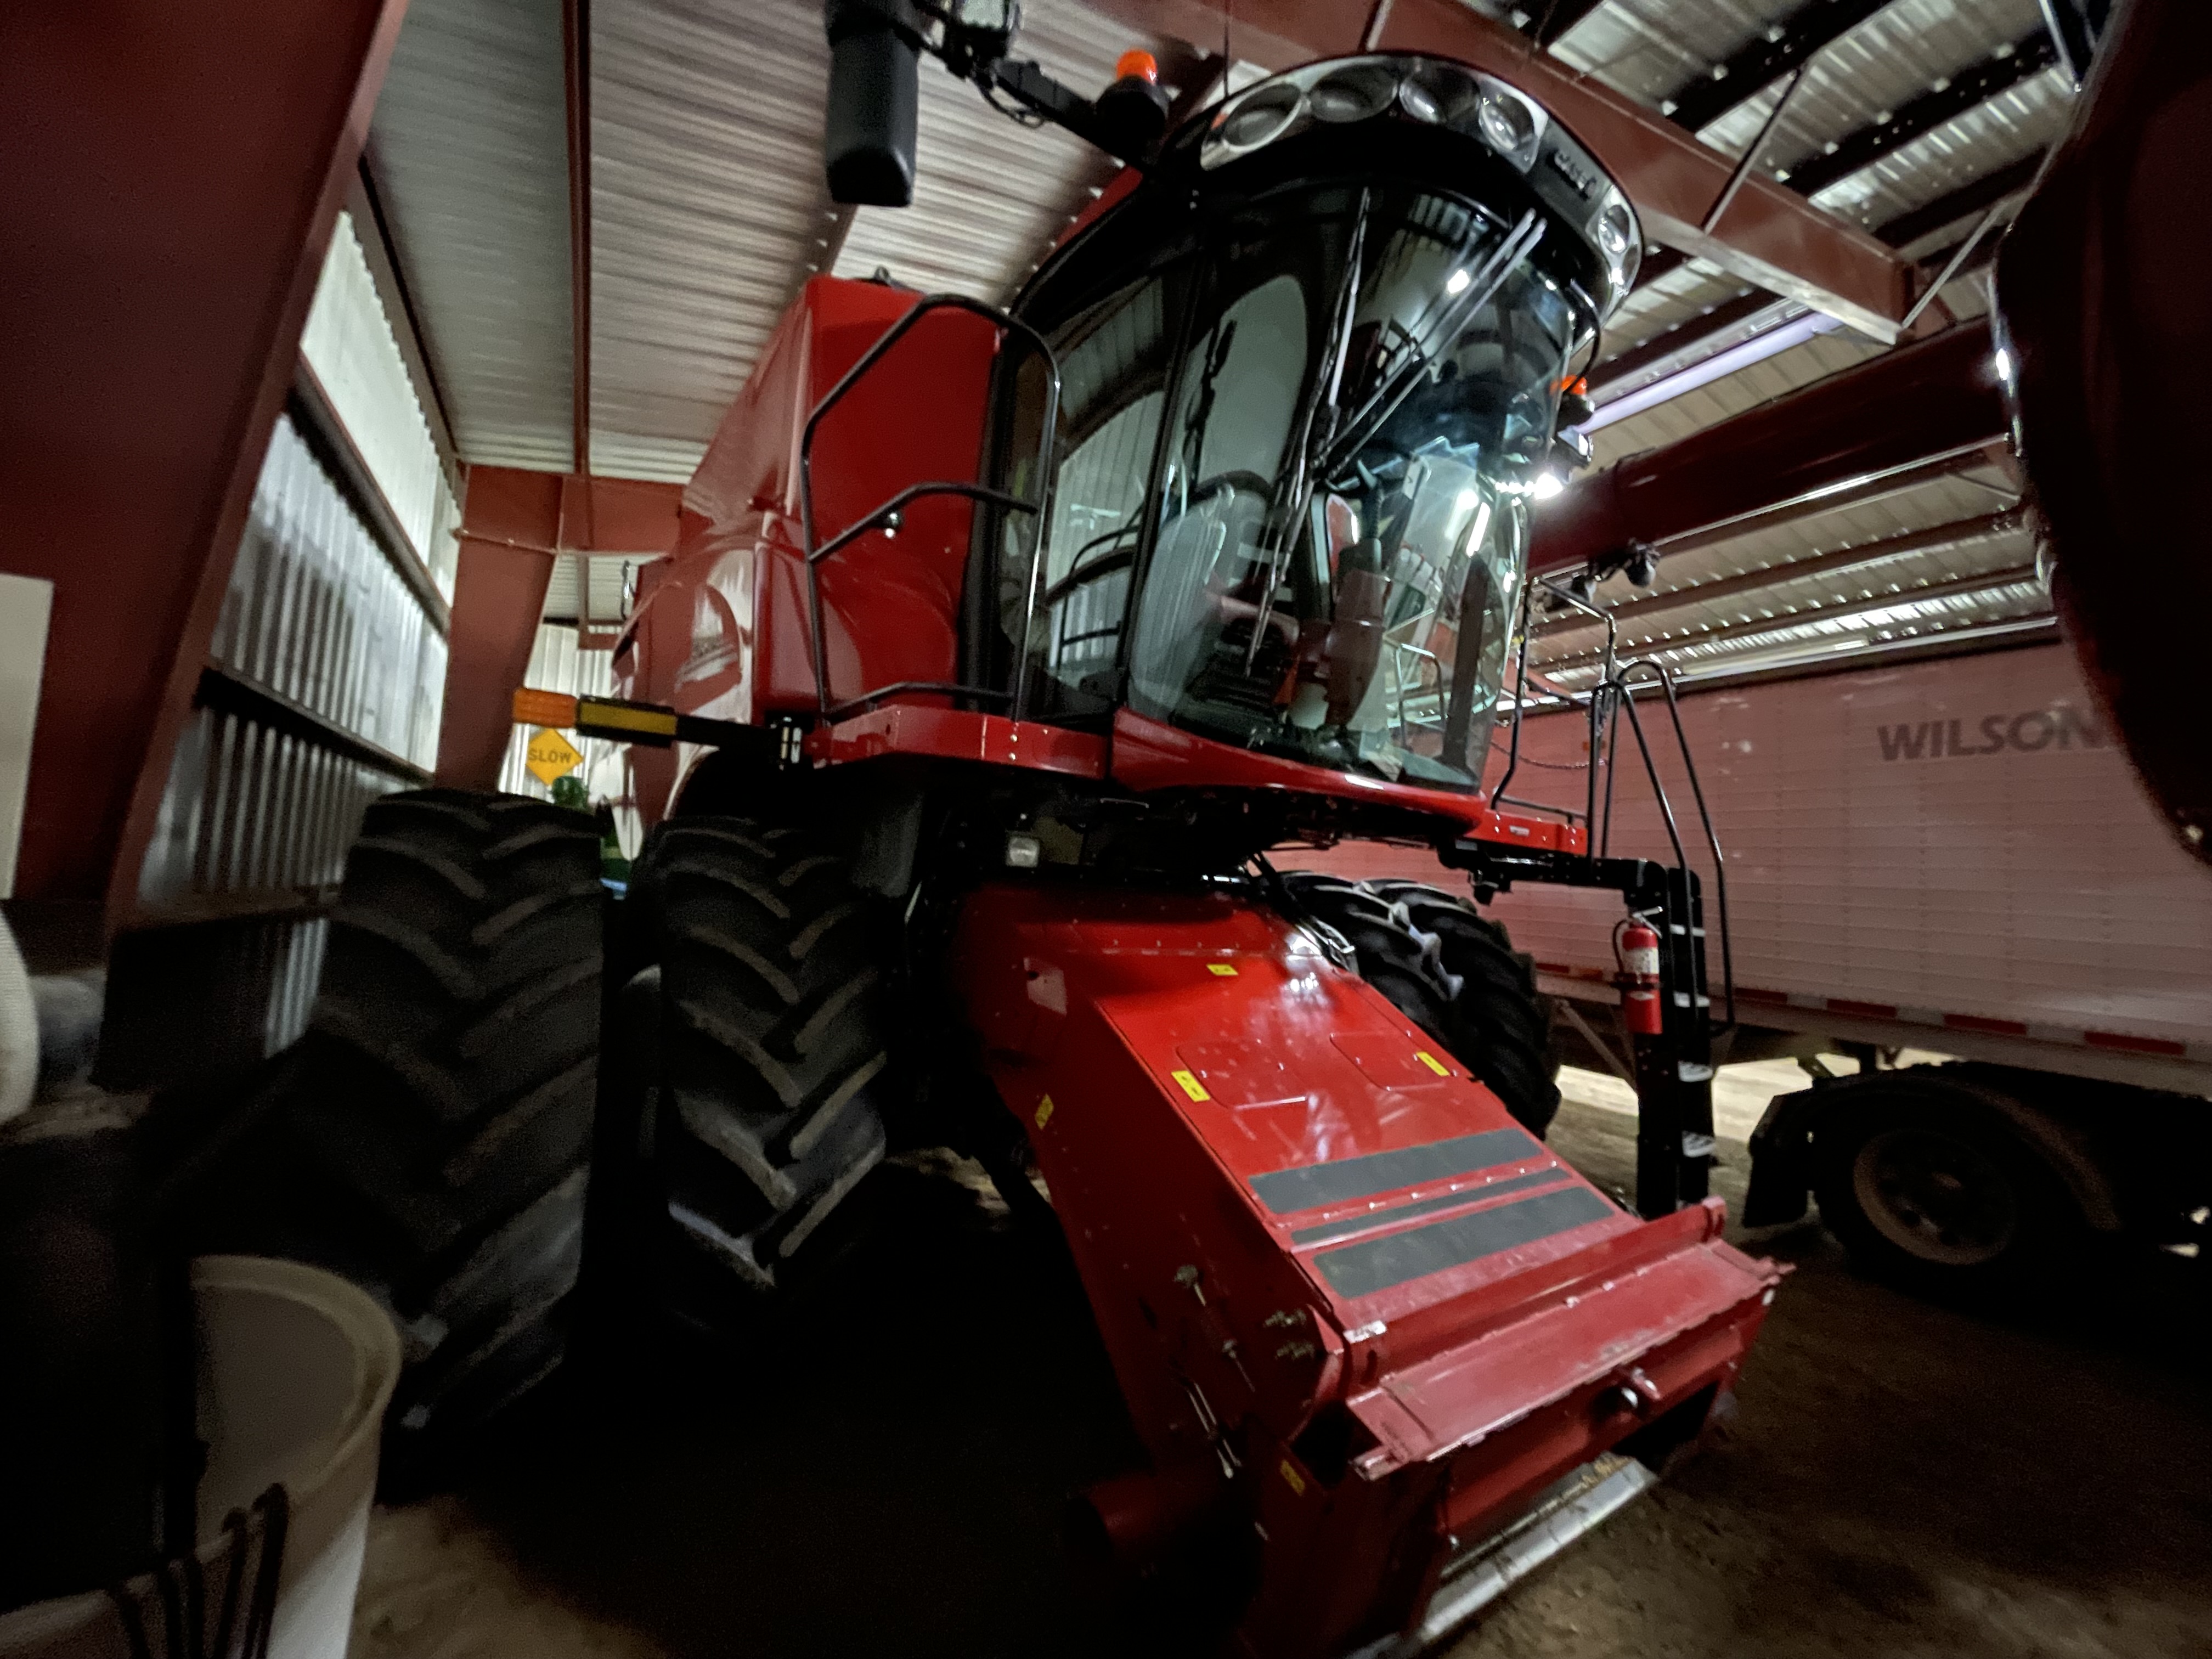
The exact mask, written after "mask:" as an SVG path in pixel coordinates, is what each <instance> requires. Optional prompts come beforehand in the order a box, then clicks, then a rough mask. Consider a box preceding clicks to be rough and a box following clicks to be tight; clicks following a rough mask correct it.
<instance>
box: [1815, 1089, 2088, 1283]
mask: <svg viewBox="0 0 2212 1659" xmlns="http://www.w3.org/2000/svg"><path fill="white" fill-rule="evenodd" d="M1951 1069H1952V1068H1951V1067H1948V1066H1908V1067H1906V1068H1905V1069H1904V1070H1903V1071H1898V1072H1874V1073H1862V1074H1861V1075H1860V1076H1858V1077H1855V1078H1844V1079H1838V1080H1837V1081H1835V1082H1833V1083H1826V1084H1823V1085H1820V1093H1821V1094H1823V1095H1825V1096H1827V1097H1828V1099H1827V1100H1826V1101H1825V1102H1824V1103H1823V1104H1822V1108H1821V1110H1820V1115H1819V1116H1818V1117H1817V1118H1816V1119H1815V1120H1814V1126H1813V1134H1812V1168H1813V1188H1814V1195H1815V1197H1817V1198H1818V1200H1820V1219H1821V1220H1822V1222H1823V1223H1825V1224H1826V1226H1827V1229H1828V1231H1830V1232H1832V1233H1833V1234H1834V1235H1835V1236H1836V1237H1837V1239H1838V1241H1839V1242H1840V1243H1842V1244H1843V1246H1844V1249H1845V1250H1846V1251H1848V1252H1849V1253H1850V1257H1851V1260H1852V1261H1853V1262H1854V1263H1855V1264H1856V1265H1857V1267H1860V1268H1861V1269H1862V1270H1863V1271H1864V1272H1865V1273H1868V1274H1869V1276H1870V1277H1873V1278H1877V1279H1883V1280H1886V1281H1887V1282H1889V1283H1891V1284H1893V1285H1898V1286H1899V1287H1900V1288H1902V1289H1905V1290H1909V1291H1913V1292H1915V1293H1916V1294H1919V1295H1923V1296H1926V1297H1931V1298H1933V1299H1936V1300H1942V1301H1954V1302H1974V1301H1980V1300H1984V1299H1988V1298H1990V1297H2003V1296H2007V1295H2009V1294H2012V1293H2014V1292H2016V1291H2021V1290H2023V1289H2026V1288H2027V1287H2028V1286H2030V1285H2034V1284H2038V1283H2047V1282H2049V1281H2050V1280H2051V1278H2052V1277H2053V1276H2054V1275H2056V1274H2057V1273H2063V1270H2064V1268H2065V1267H2066V1266H2067V1264H2068V1263H2069V1262H2071V1261H2079V1260H2080V1259H2081V1249H2080V1248H2079V1247H2080V1246H2081V1243H2082V1242H2083V1240H2084V1238H2085V1236H2086V1233H2087V1228H2086V1225H2085V1223H2084V1221H2083V1218H2082V1216H2081V1212H2080V1210H2079V1208H2078V1207H2077V1206H2075V1203H2074V1202H2073V1200H2072V1199H2071V1198H2070V1197H2069V1195H2068V1193H2067V1191H2066V1187H2065V1183H2064V1182H2063V1180H2062V1179H2061V1178H2060V1177H2059V1176H2058V1174H2057V1171H2056V1170H2052V1169H2051V1166H2050V1165H2049V1164H2047V1163H2046V1162H2045V1160H2044V1159H2043V1158H2041V1157H2040V1156H2039V1155H2038V1154H2037V1152H2035V1151H2034V1150H2033V1148H2032V1147H2031V1146H2029V1145H2028V1144H2027V1141H2026V1140H2025V1139H2022V1138H2021V1135H2020V1134H2019V1133H2016V1132H2015V1130H2014V1128H2013V1127H2011V1125H2010V1123H2009V1121H2008V1117H2007V1115H2006V1112H2005V1109H2004V1102H2003V1100H2002V1097H1998V1096H1996V1095H1995V1094H1993V1093H1992V1092H1990V1091H1986V1090H1984V1088H1983V1087H1982V1086H1981V1085H1979V1084H1978V1083H1977V1082H1975V1081H1974V1080H1972V1079H1970V1078H1965V1077H1950V1076H1946V1075H1945V1074H1944V1073H1947V1072H1948V1071H1950V1070H1951Z"/></svg>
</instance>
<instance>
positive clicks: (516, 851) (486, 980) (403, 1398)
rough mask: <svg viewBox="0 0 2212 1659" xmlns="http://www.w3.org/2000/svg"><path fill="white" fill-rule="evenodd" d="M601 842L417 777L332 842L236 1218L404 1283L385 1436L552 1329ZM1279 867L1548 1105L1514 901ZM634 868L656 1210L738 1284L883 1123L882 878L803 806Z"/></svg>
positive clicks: (870, 1156)
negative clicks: (650, 977) (285, 1087)
mask: <svg viewBox="0 0 2212 1659" xmlns="http://www.w3.org/2000/svg"><path fill="white" fill-rule="evenodd" d="M1287 880H1288V882H1289V884H1290V885H1291V890H1292V892H1293V894H1294V895H1295V896H1296V900H1297V903H1298V904H1299V905H1300V906H1301V907H1303V908H1304V909H1306V910H1307V911H1308V912H1309V913H1310V915H1313V916H1314V917H1315V918H1316V919H1318V920H1321V921H1325V922H1326V923H1327V924H1328V926H1330V927H1333V928H1334V929H1335V930H1336V931H1337V932H1338V933H1340V934H1341V935H1342V936H1343V937H1344V938H1345V939H1347V940H1348V941H1349V942H1350V943H1351V945H1352V947H1353V950H1354V951H1355V952H1356V955H1357V958H1358V968H1359V970H1360V971H1361V973H1362V974H1363V975H1364V976H1365V977H1366V978H1367V979H1369V980H1370V982H1372V983H1373V984H1375V986H1376V988H1377V989H1379V990H1381V991H1382V992H1383V994H1384V995H1386V996H1388V997H1389V999H1390V1000H1392V1002H1393V1003H1395V1005H1396V1006H1399V1007H1400V1008H1401V1010H1403V1011H1404V1012H1406V1013H1407V1016H1408V1017H1409V1018H1412V1019H1413V1020H1414V1021H1415V1022H1416V1023H1417V1024H1419V1025H1421V1027H1422V1028H1423V1029H1424V1030H1427V1031H1429V1032H1430V1033H1431V1035H1432V1036H1435V1037H1436V1039H1437V1041H1438V1042H1440V1043H1442V1044H1443V1046H1444V1047H1445V1048H1448V1049H1449V1050H1450V1051H1451V1052H1452V1053H1453V1054H1455V1056H1457V1057H1458V1058H1459V1059H1460V1060H1462V1062H1463V1063H1464V1064H1466V1065H1467V1066H1468V1067H1469V1068H1470V1069H1471V1070H1472V1071H1474V1073H1475V1074H1476V1075H1477V1076H1478V1077H1480V1078H1481V1079H1482V1080H1483V1081H1484V1082H1486V1084H1488V1085H1490V1086H1491V1087H1492V1089H1493V1090H1494V1091H1497V1092H1498V1095H1499V1096H1500V1097H1501V1098H1502V1099H1503V1100H1504V1102H1505V1103H1506V1105H1507V1107H1508V1108H1509V1109H1510V1110H1511V1111H1512V1113H1513V1114H1514V1115H1515V1116H1516V1118H1518V1119H1519V1120H1520V1121H1522V1122H1523V1123H1524V1124H1526V1125H1528V1127H1530V1128H1531V1129H1532V1130H1534V1131H1535V1132H1536V1133H1540V1134H1541V1133H1542V1132H1543V1129H1544V1127H1546V1126H1547V1124H1548V1123H1549V1121H1550V1119H1551V1116H1552V1114H1553V1110H1554V1109H1555V1108H1556V1106H1557V1103H1558V1099H1559V1094H1558V1090H1557V1088H1556V1087H1555V1086H1554V1085H1553V1082H1552V1074H1551V1070H1550V1068H1549V1067H1548V1066H1547V1063H1546V1061H1545V1058H1544V1032H1545V1018H1546V1016H1545V1011H1544V1009H1543V1007H1542V1006H1541V1001H1540V1000H1539V999H1538V998H1537V997H1536V994H1535V992H1534V981H1533V977H1532V975H1531V974H1530V971H1529V968H1528V963H1527V962H1526V960H1525V959H1523V958H1521V957H1516V956H1515V955H1514V953H1513V951H1512V950H1511V948H1510V943H1509V942H1508V941H1507V940H1506V939H1505V937H1504V931H1503V929H1501V928H1498V927H1496V926H1495V925H1494V924H1492V923H1491V922H1489V921H1486V920H1485V919H1484V918H1483V917H1482V916H1481V915H1480V914H1479V913H1477V912H1476V911H1475V910H1474V908H1473V907H1472V906H1470V905H1468V904H1467V903H1466V902H1464V901H1462V900H1459V899H1455V898H1454V897H1452V896H1450V895H1449V894H1446V893H1443V892H1441V891H1439V890H1436V889H1433V888H1428V887H1424V886H1421V885H1419V884H1413V883H1403V882H1400V883H1370V884H1346V883H1341V882H1336V881H1333V880H1330V879H1328V878H1319V877H1312V876H1307V875H1303V874H1293V875H1291V876H1290V877H1289V878H1287ZM630 894H631V896H630V898H629V904H630V905H631V906H633V907H635V908H634V911H633V917H634V921H635V923H636V924H639V925H641V926H642V927H643V928H644V929H645V932H646V939H645V943H646V945H647V954H648V955H649V956H650V957H651V959H652V960H653V962H654V963H656V964H657V972H658V976H659V1019H658V1022H657V1033H656V1036H655V1041H654V1042H653V1048H654V1050H655V1051H656V1054H657V1058H656V1059H655V1060H654V1061H653V1064H652V1066H651V1067H650V1069H651V1071H652V1073H653V1076H652V1078H651V1079H649V1081H650V1082H651V1083H652V1084H653V1087H654V1093H655V1097H656V1098H655V1101H654V1110H653V1122H654V1126H655V1127H654V1132H653V1160H654V1164H655V1173H656V1175H657V1177H658V1181H659V1187H660V1189H661V1194H662V1196H663V1197H665V1206H666V1212H667V1215H668V1218H669V1220H670V1222H671V1225H672V1230H673V1231H674V1232H675V1233H676V1234H677V1235H678V1237H679V1238H680V1239H682V1240H683V1241H684V1243H685V1244H686V1245H687V1246H688V1247H689V1248H690V1249H694V1250H696V1251H697V1252H699V1253H702V1254H703V1255H704V1256H705V1257H707V1258H708V1259H709V1260H710V1261H712V1262H713V1263H714V1264H715V1265H717V1266H718V1267H720V1268H722V1269H724V1270H726V1272H727V1273H730V1274H732V1275H733V1276H734V1277H735V1278H736V1279H738V1280H739V1281H741V1282H742V1283H743V1284H744V1285H748V1286H750V1287H753V1288H756V1289H762V1290H765V1289H769V1288H772V1287H775V1286H777V1285H781V1284H783V1283H785V1282H786V1281H787V1279H788V1278H789V1276H790V1275H791V1273H793V1271H794V1270H795V1269H797V1268H798V1267H800V1266H801V1265H802V1264H803V1263H804V1262H805V1260H806V1257H805V1255H803V1254H802V1253H803V1252H805V1247H806V1246H807V1245H808V1244H809V1242H810V1240H815V1239H817V1237H818V1234H819V1232H820V1230H821V1228H822V1227H823V1224H824V1222H825V1220H827V1219H828V1218H829V1217H830V1216H831V1215H832V1214H833V1212H836V1211H837V1210H838V1208H839V1206H840V1205H841V1204H842V1202H843V1200H846V1199H847V1198H848V1195H849V1194H851V1193H852V1192H853V1190H854V1188H855V1187H856V1186H857V1185H858V1184H859V1183H860V1181H861V1180H862V1178H863V1177H864V1176H866V1174H867V1172H868V1171H869V1170H871V1169H872V1168H873V1167H874V1166H875V1165H876V1164H878V1162H879V1161H880V1160H881V1159H882V1158H883V1157H884V1152H885V1150H886V1146H887V1138H886V1133H885V1129H884V1116H885V1109H886V1107H887V1105H888V1103H889V1094H890V1089H891V1087H892V1086H893V1084H894V1078H893V1068H892V1060H891V1044H890V1015H889V1010H888V1007H887V1006H886V1004H887V997H886V993H887V989H888V987H886V985H885V983H884V978H883V974H884V963H887V962H889V961H890V960H893V959H894V957H893V953H892V951H891V949H890V946H891V945H892V943H893V940H892V939H891V938H890V931H889V929H888V927H887V925H886V920H885V916H884V908H883V906H882V905H881V903H880V902H879V901H877V900H875V899H874V898H872V896H868V895H866V894H864V893H862V892H860V890H856V889H855V888H854V886H853V884H852V883H851V882H850V880H849V879H848V871H847V868H846V866H845V863H844V861H843V860H842V859H841V858H839V857H837V856H836V854H831V853H829V852H826V851H824V850H823V849H822V848H821V846H820V845H819V842H818V841H817V840H816V839H815V838H812V837H811V836H808V835H807V834H806V833H805V831H803V830H800V829H794V828H793V827H790V826H787V825H779V824H770V823H762V822H760V821H757V820H754V819H749V818H744V817H681V818H677V819H673V820H671V821H669V822H668V823H664V824H663V825H661V826H660V827H659V829H656V830H655V831H654V833H653V836H652V837H651V838H650V840H649V841H648V843H647V847H646V848H645V849H644V852H643V854H642V855H641V858H640V860H638V863H637V866H636V867H635V870H634V872H632V879H631V889H630ZM604 903H605V901H604V897H603V890H602V885H601V883H600V881H599V837H598V833H597V829H596V826H595V825H594V824H593V823H592V820H591V819H590V818H588V817H585V816H584V815H582V814H580V813H576V812H572V811H567V810H565V809H562V808H561V807H557V806H553V805H548V804H546V803H544V802H541V801H536V800H531V799H523V798H520V797H514V796H488V795H477V794H471V793H463V792H459V791H451V790H436V789H432V790H421V791H411V792H407V793H400V794H395V795H390V796H386V797H385V798H383V799H380V800H379V801H376V802H375V803H374V804H372V805H371V806H370V807H369V809H368V815H367V817H366V819H365V822H364V824H363V830H362V837H361V839H360V841H359V842H357V843H356V847H355V848H354V851H353V854H352V856H351V858H350V859H349V862H348V866H347V871H346V876H345V881H344V885H343V890H342V894H341V897H340V899H339V902H338V905H337V911H336V914H335V915H334V916H333V918H332V921H333V927H332V930H331V943H330V947H329V951H328V955H327V957H326V960H325V969H324V975H323V981H322V985H321V988H320V991H319V994H318V999H317V1002H316V1006H315V1010H314V1013H313V1036H312V1037H311V1039H310V1042H309V1043H308V1045H307V1049H306V1051H305V1054H304V1060H303V1066H304V1069H303V1072H302V1073H301V1081H300V1083H299V1085H298V1086H296V1087H295V1090H294V1091H293V1097H292V1098H291V1099H290V1100H289V1101H288V1102H287V1103H286V1104H285V1106H284V1108H283V1111H282V1113H281V1114H280V1115H279V1120H278V1123H277V1127H276V1131H275V1133H276V1134H277V1136H278V1138H279V1139H281V1140H282V1142H283V1148H284V1152H285V1154H286V1157H287V1158H288V1159H289V1165H288V1167H289V1170H290V1171H291V1174H290V1176H289V1178H288V1179H287V1180H286V1181H285V1182H282V1183H280V1184H282V1185H283V1189H284V1191H285V1193H286V1194H287V1197H288V1199H289V1203H288V1204H287V1205H285V1206H277V1207H279V1208H282V1209H283V1211H284V1215H283V1220H282V1223H281V1225H273V1226H263V1227H261V1228H260V1229H259V1230H258V1237H257V1239H256V1241H255V1242H256V1243H258V1246H259V1247H260V1248H270V1249H283V1250H285V1251H287V1252H288V1253H291V1254H298V1255H307V1256H309V1257H311V1258H314V1259H319V1260H323V1261H326V1262H328V1263H330V1265H332V1266H334V1267H339V1268H340V1269H342V1270H343V1271H345V1272H348V1273H350V1274H352V1275H353V1276H354V1277H355V1278H356V1279H359V1280H361V1281H362V1282H363V1283H365V1284H368V1285H370V1286H371V1287H372V1288H373V1289H374V1291H376V1292H377V1293H378V1294H379V1295H380V1296H381V1297H383V1298H384V1300H385V1301H386V1304H387V1305H388V1306H389V1307H391V1309H392V1311H393V1313H394V1315H395V1316H396V1317H397V1319H398V1322H400V1324H401V1326H402V1328H403V1330H404V1333H405V1334H406V1337H407V1348H408V1354H409V1358H410V1364H409V1366H408V1368H407V1373H406V1376H405V1378H404V1381H403V1383H402V1387H401V1390H400V1395H399V1399H398V1406H397V1407H396V1409H395V1413H394V1419H393V1421H394V1433H393V1434H392V1436H391V1437H390V1438H391V1441H392V1446H393V1448H394V1453H395V1456H396V1457H398V1459H399V1460H401V1461H405V1460H406V1459H407V1458H409V1457H410V1455H413V1454H414V1452H415V1451H416V1449H418V1448H419V1447H420V1446H421V1445H422V1444H424V1443H451V1442H452V1441H453V1439H454V1438H456V1437H459V1436H460V1435H462V1434H465V1431H468V1430H469V1429H471V1428H472V1427H473V1426H474V1425H476V1424H477V1423H478V1422H481V1421H482V1420H483V1419H484V1418H485V1417H487V1416H488V1415H489V1414H490V1413H492V1412H494V1411H495V1410H496V1409H498V1408H499V1407H501V1405H503V1404H504V1403H505V1402H506V1401H508V1400H509V1399H511V1398H513V1396H514V1395H516V1394H518V1393H520V1391H521V1390H522V1389H526V1388H527V1387H529V1386H530V1385H531V1384H532V1383H534V1382H536V1381H537V1380H538V1378H539V1377H541V1376H544V1375H545V1374H546V1373H547V1372H548V1371H550V1369H551V1368H552V1367H553V1365H554V1364H556V1363H557V1362H558V1360H559V1358H560V1357H561V1353H562V1346H563V1340H564V1330H565V1324H566V1318H565V1307H564V1304H565V1301H566V1299H567V1297H568V1293H569V1291H571V1289H572V1288H573V1286H574V1281H575V1278H576V1272H577V1264H578V1259H579V1254H580V1242H581V1226H582V1217H583V1203H584V1183H585V1173H586V1163H587V1161H588V1158H589V1154H590V1145H591V1135H592V1115H593V1107H594V1103H595V1096H596V1082H597V1076H596V1067H597V1056H598V1039H599V1014H600V967H601V962H602V957H603V940H602V936H601V930H602V918H603V911H604ZM267 1208H268V1206H264V1210H266V1209H267ZM820 1252H821V1247H820V1246H818V1245H817V1251H816V1254H819V1253H820Z"/></svg>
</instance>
